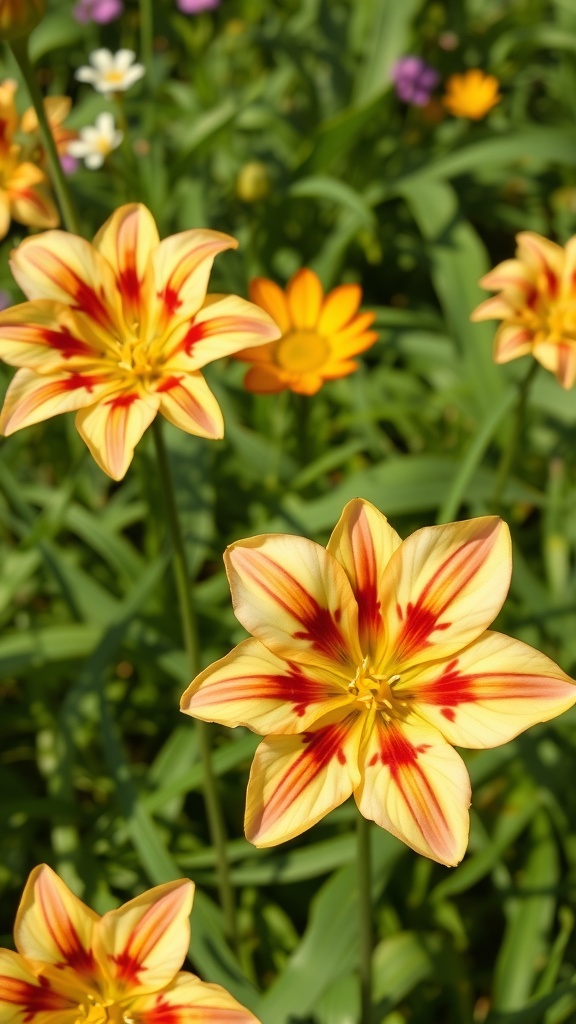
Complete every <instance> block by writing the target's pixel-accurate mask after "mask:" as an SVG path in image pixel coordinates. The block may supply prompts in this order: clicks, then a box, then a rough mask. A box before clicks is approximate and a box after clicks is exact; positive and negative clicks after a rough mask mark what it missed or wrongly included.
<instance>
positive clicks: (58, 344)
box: [0, 299, 105, 374]
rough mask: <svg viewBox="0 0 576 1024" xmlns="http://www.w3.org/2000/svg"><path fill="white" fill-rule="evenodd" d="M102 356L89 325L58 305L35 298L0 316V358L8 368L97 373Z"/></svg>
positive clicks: (40, 372)
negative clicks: (8, 365) (18, 367)
mask: <svg viewBox="0 0 576 1024" xmlns="http://www.w3.org/2000/svg"><path fill="white" fill-rule="evenodd" d="M104 354H105V345H104V344H103V342H102V340H101V337H100V336H99V335H98V334H96V333H95V332H94V330H93V326H92V322H91V321H90V320H89V319H88V318H87V317H83V316H82V315H81V314H79V313H75V312H74V311H73V310H71V309H69V308H68V307H65V306H62V305H61V304H60V303H56V302H50V301H49V300H48V299H37V300H36V302H23V303H21V304H20V305H18V306H11V307H10V308H9V309H5V310H4V311H3V312H1V313H0V358H1V359H3V360H4V362H5V363H9V364H10V365H11V366H25V367H27V368H28V369H30V370H34V371H35V372H36V373H39V374H53V373H57V372H59V371H60V372H62V371H67V372H71V371H82V370H83V371H87V370H88V368H90V369H92V370H96V369H98V363H99V362H100V360H101V359H102V357H103V355H104ZM100 370H101V368H100Z"/></svg>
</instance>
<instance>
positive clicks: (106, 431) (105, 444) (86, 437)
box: [76, 390, 160, 480]
mask: <svg viewBox="0 0 576 1024" xmlns="http://www.w3.org/2000/svg"><path fill="white" fill-rule="evenodd" d="M159 405H160V399H159V398H158V396H157V395H149V394H144V393H142V394H140V393H139V392H137V391H129V390H128V391H123V392H117V393H116V394H111V395H109V396H108V397H106V398H104V399H102V400H101V401H98V402H97V403H96V404H94V405H92V406H91V408H89V409H82V410H81V411H80V412H79V413H78V415H77V416H76V429H77V430H78V433H79V434H80V436H81V438H82V440H83V441H84V442H85V443H86V444H87V445H88V448H89V449H90V454H91V455H92V457H93V458H94V459H95V461H96V462H97V463H98V465H99V466H100V469H101V470H103V472H104V473H107V474H108V476H111V477H112V479H113V480H121V479H122V477H124V476H125V475H126V472H127V470H128V467H129V465H130V463H131V462H132V459H133V457H134V449H135V447H136V445H137V444H138V441H139V440H140V438H141V437H142V434H143V433H144V431H145V430H146V428H147V427H149V426H150V424H151V423H152V420H153V419H154V417H155V415H156V413H157V412H158V408H159Z"/></svg>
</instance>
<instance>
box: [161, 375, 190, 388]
mask: <svg viewBox="0 0 576 1024" xmlns="http://www.w3.org/2000/svg"><path fill="white" fill-rule="evenodd" d="M181 380H184V374H181V375H180V376H179V377H166V380H163V381H162V382H161V383H160V384H159V385H158V387H157V388H156V391H159V392H162V391H172V388H175V387H178V384H179V383H180V381H181Z"/></svg>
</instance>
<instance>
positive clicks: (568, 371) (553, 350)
mask: <svg viewBox="0 0 576 1024" xmlns="http://www.w3.org/2000/svg"><path fill="white" fill-rule="evenodd" d="M531 351H532V354H533V355H534V358H535V359H537V360H538V362H539V363H541V364H542V366H545V367H546V369H547V370H550V371H551V372H552V373H553V374H555V376H556V378H557V380H558V381H559V383H560V384H561V385H562V387H563V388H571V387H572V385H573V384H574V381H575V380H576V342H575V341H573V340H572V338H564V339H561V340H558V341H538V342H536V343H535V344H534V346H533V347H532V348H531Z"/></svg>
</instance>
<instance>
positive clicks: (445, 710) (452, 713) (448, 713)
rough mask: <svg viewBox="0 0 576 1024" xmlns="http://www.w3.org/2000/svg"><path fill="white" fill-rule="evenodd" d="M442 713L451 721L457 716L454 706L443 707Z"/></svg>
mask: <svg viewBox="0 0 576 1024" xmlns="http://www.w3.org/2000/svg"><path fill="white" fill-rule="evenodd" d="M440 714H441V715H444V718H447V719H448V721H449V722H453V721H454V719H455V718H456V713H455V711H453V710H452V708H441V709H440Z"/></svg>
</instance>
